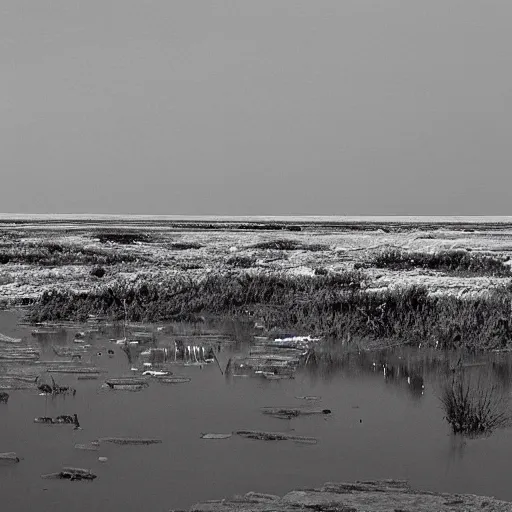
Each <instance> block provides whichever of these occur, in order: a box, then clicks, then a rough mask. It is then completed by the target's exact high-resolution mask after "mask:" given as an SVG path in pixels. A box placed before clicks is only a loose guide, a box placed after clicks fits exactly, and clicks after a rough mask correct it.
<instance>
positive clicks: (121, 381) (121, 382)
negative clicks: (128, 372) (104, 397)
mask: <svg viewBox="0 0 512 512" xmlns="http://www.w3.org/2000/svg"><path fill="white" fill-rule="evenodd" d="M105 384H108V385H109V386H110V387H111V388H112V389H114V388H115V387H116V386H148V385H149V384H148V381H147V379H141V378H140V377H119V378H111V379H106V380H105Z"/></svg>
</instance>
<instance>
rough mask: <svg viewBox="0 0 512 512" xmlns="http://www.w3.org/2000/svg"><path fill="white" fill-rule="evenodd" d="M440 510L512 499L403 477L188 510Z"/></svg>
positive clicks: (505, 506) (501, 510)
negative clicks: (439, 488) (422, 487)
mask: <svg viewBox="0 0 512 512" xmlns="http://www.w3.org/2000/svg"><path fill="white" fill-rule="evenodd" d="M300 510H316V511H319V512H322V511H325V512H333V511H344V512H358V511H361V512H363V511H364V512H405V511H413V510H414V511H415V512H439V511H441V510H447V511H448V510H450V511H452V510H461V511H462V510H464V511H466V512H470V511H487V512H505V511H512V503H511V502H507V501H500V500H496V499H494V498H491V497H485V496H475V495H471V494H444V493H443V494H441V493H435V492H427V491H419V490H415V489H412V488H410V487H409V486H408V484H407V482H406V481H404V480H376V481H369V482H355V483H326V484H325V485H324V486H322V487H320V488H317V489H304V490H296V491H291V492H289V493H288V494H286V495H284V496H283V497H279V496H274V495H270V494H261V493H255V492H250V493H247V494H245V495H244V496H235V497H233V498H227V499H224V500H220V501H208V502H203V503H198V504H196V505H194V506H193V507H191V508H190V512H235V511H236V512H255V511H258V512H275V511H280V512H298V511H300Z"/></svg>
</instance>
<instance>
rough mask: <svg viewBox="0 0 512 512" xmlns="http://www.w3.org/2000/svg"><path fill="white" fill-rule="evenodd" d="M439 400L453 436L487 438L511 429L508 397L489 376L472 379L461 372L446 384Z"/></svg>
mask: <svg viewBox="0 0 512 512" xmlns="http://www.w3.org/2000/svg"><path fill="white" fill-rule="evenodd" d="M440 400H441V404H442V406H443V409H444V412H445V418H446V421H447V422H448V423H449V425H450V428H451V430H452V432H453V433H454V434H462V435H465V436H480V435H488V434H491V433H492V432H493V431H494V430H496V429H498V428H503V427H506V426H508V425H510V420H511V415H510V410H509V400H508V396H507V394H506V393H505V391H504V389H503V388H501V387H500V386H499V385H498V384H497V383H496V382H495V381H493V380H492V379H491V378H489V377H488V376H485V375H479V376H478V377H476V378H475V377H473V378H471V376H470V375H467V374H466V373H465V372H462V371H458V372H457V374H456V375H454V377H453V378H452V379H451V381H449V382H446V383H445V384H444V386H443V388H442V391H441V396H440Z"/></svg>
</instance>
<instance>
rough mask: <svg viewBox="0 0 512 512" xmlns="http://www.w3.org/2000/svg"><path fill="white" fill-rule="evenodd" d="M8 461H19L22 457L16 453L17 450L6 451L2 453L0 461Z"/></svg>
mask: <svg viewBox="0 0 512 512" xmlns="http://www.w3.org/2000/svg"><path fill="white" fill-rule="evenodd" d="M2 460H3V461H6V462H15V463H16V462H19V461H20V458H19V457H18V456H17V455H16V452H5V453H0V461H2Z"/></svg>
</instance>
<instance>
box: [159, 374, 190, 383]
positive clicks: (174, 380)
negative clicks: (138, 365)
mask: <svg viewBox="0 0 512 512" xmlns="http://www.w3.org/2000/svg"><path fill="white" fill-rule="evenodd" d="M191 380H192V379H191V378H190V377H178V376H175V377H162V378H160V379H158V382H163V383H164V384H183V383H185V382H190V381H191Z"/></svg>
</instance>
